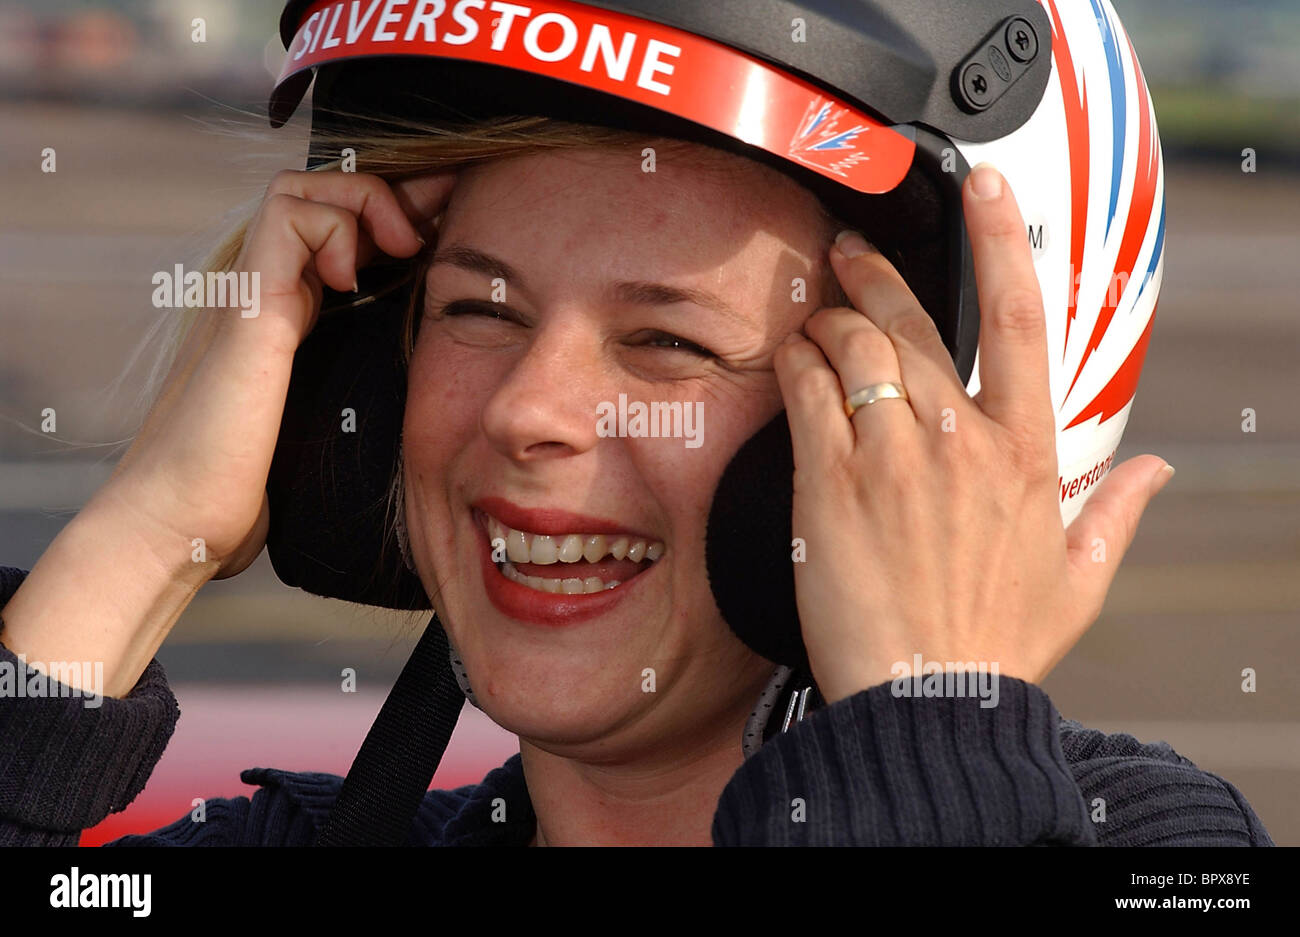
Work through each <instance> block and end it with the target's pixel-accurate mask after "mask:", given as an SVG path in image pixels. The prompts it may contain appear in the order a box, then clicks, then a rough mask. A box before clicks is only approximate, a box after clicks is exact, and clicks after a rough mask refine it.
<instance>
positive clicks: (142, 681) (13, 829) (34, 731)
mask: <svg viewBox="0 0 1300 937" xmlns="http://www.w3.org/2000/svg"><path fill="white" fill-rule="evenodd" d="M26 577H27V574H26V573H25V572H24V571H23V570H20V569H11V568H0V607H3V605H4V604H5V602H7V601H8V600H9V599H10V598H11V597H12V595H13V593H14V592H15V591H16V590H17V589H18V587H19V585H20V584H21V583H22V582H23V581H24V580H25V578H26ZM28 661H31V662H33V663H36V660H35V659H34V658H30V657H28V656H27V655H26V654H24V655H23V656H22V657H19V655H18V654H16V653H15V652H14V651H13V650H11V649H10V648H8V647H5V646H4V645H3V644H0V845H3V846H19V845H23V846H75V845H76V844H77V840H78V839H79V838H80V836H81V831H82V830H84V829H86V828H88V827H91V826H94V825H95V824H96V823H99V822H100V821H101V820H103V819H104V818H105V817H106V816H108V815H109V814H110V813H113V812H116V811H119V810H123V809H125V808H126V806H127V805H128V804H129V803H130V802H131V801H132V800H134V799H135V797H136V795H137V794H139V793H140V791H141V790H142V789H143V788H144V785H145V782H146V781H148V779H149V775H150V774H151V773H152V772H153V769H154V765H156V764H157V763H158V759H159V758H161V757H162V753H163V750H164V749H165V748H166V746H167V742H168V740H169V739H170V738H171V735H172V731H173V730H174V729H175V727H176V720H177V719H178V718H179V716H180V710H179V709H178V708H177V705H176V698H175V696H173V695H172V692H171V689H170V688H169V687H168V686H167V678H166V676H165V674H164V673H163V669H162V667H161V666H160V665H159V664H158V662H157V661H156V660H153V661H150V662H149V663H148V665H147V666H146V667H145V668H144V671H143V674H142V675H141V676H140V678H139V680H138V681H137V682H136V683H135V685H134V686H133V687H132V688H131V689H130V691H129V692H128V693H126V694H125V695H124V696H123V697H122V698H120V699H118V698H114V697H112V696H104V695H102V687H100V688H96V687H94V686H90V685H78V686H75V687H74V686H72V685H71V684H69V683H65V682H62V681H59V680H55V679H52V678H51V676H50V675H48V674H46V673H45V672H44V670H43V669H39V668H32V667H29V666H27V663H28ZM40 663H41V664H42V666H47V665H48V664H49V660H48V659H46V660H42V661H40ZM68 663H74V662H73V661H68ZM75 663H78V664H81V663H84V661H76V662H75ZM91 663H92V667H91V668H90V669H91V672H92V673H93V670H94V668H93V662H91ZM56 672H57V671H56ZM93 682H94V681H93V680H91V681H78V683H80V684H88V683H93ZM97 690H98V692H96V691H97ZM38 694H39V695H38Z"/></svg>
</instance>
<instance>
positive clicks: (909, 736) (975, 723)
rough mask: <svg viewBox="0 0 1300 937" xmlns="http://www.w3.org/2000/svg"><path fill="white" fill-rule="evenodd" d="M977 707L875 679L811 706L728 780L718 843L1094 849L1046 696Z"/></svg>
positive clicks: (1027, 689)
mask: <svg viewBox="0 0 1300 937" xmlns="http://www.w3.org/2000/svg"><path fill="white" fill-rule="evenodd" d="M981 702H983V701H982V700H981V699H979V698H977V697H972V696H966V697H928V698H927V697H920V698H917V697H904V696H897V695H895V693H894V685H893V684H891V683H883V684H880V685H879V686H874V687H871V688H870V689H867V690H863V691H861V692H859V693H855V694H853V695H852V696H849V697H846V698H844V699H841V700H839V701H837V702H835V703H832V704H831V705H829V706H827V707H826V708H825V709H821V710H816V711H814V712H812V713H811V714H810V715H809V716H808V717H807V718H805V719H804V721H803V722H800V723H798V724H797V725H795V726H793V727H792V728H791V729H790V731H789V732H786V733H784V734H781V735H778V736H775V737H774V738H772V739H771V740H769V741H768V742H767V743H766V744H765V745H764V746H763V747H762V748H761V749H759V751H758V752H757V753H755V754H754V755H753V756H751V757H750V758H749V759H748V760H747V761H746V762H745V763H744V764H743V765H742V766H741V767H740V769H739V770H738V771H737V772H736V774H735V775H734V776H733V777H732V779H731V781H730V782H729V783H728V785H727V787H726V788H725V789H724V790H723V793H722V797H721V799H720V801H719V804H718V812H717V815H716V816H715V818H714V823H713V837H714V843H715V845H720V846H757V845H771V846H778V845H784V846H794V845H804V846H832V845H837V846H1030V845H1068V846H1092V845H1096V844H1097V833H1096V831H1095V830H1094V829H1093V824H1092V823H1091V821H1090V820H1089V816H1088V811H1087V808H1086V805H1085V803H1084V800H1083V798H1082V796H1081V795H1080V793H1079V788H1078V785H1077V784H1076V783H1075V780H1074V778H1073V776H1072V775H1071V773H1070V766H1069V763H1068V762H1067V761H1066V759H1065V756H1064V754H1063V753H1062V751H1061V746H1060V742H1059V740H1058V737H1057V731H1056V722H1057V713H1056V709H1055V707H1054V706H1053V705H1052V702H1051V700H1050V699H1048V697H1047V694H1045V693H1043V692H1042V690H1040V689H1039V688H1038V687H1036V686H1034V685H1033V684H1029V683H1025V682H1023V681H1020V680H1015V679H1006V678H1003V679H1002V680H1000V681H999V686H998V697H997V705H995V706H991V707H987V708H985V707H982V706H981V705H980V704H981Z"/></svg>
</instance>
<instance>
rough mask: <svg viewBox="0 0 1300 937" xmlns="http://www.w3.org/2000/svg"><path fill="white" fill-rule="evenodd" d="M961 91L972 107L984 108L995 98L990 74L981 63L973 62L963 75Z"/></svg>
mask: <svg viewBox="0 0 1300 937" xmlns="http://www.w3.org/2000/svg"><path fill="white" fill-rule="evenodd" d="M961 90H962V93H963V94H965V96H966V101H967V103H969V104H970V105H971V106H972V107H978V108H982V107H984V106H986V105H987V104H988V103H989V101H990V100H991V99H992V97H993V87H992V84H991V83H990V82H989V73H988V69H986V68H985V67H984V66H983V65H981V64H980V63H979V62H971V63H970V64H969V65H967V66H966V70H965V71H964V72H962V73H961Z"/></svg>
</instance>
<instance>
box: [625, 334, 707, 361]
mask: <svg viewBox="0 0 1300 937" xmlns="http://www.w3.org/2000/svg"><path fill="white" fill-rule="evenodd" d="M637 344H640V345H644V346H649V347H651V348H671V349H674V350H677V351H684V352H687V353H688V354H692V355H696V356H698V357H700V358H715V357H717V356H716V355H715V354H714V353H713V352H711V351H709V349H707V348H705V347H704V346H703V345H697V344H695V342H690V341H687V340H686V339H684V338H679V337H678V336H676V335H672V334H669V333H668V332H650V333H648V334H647V335H646V338H645V340H644V341H641V342H639V343H637Z"/></svg>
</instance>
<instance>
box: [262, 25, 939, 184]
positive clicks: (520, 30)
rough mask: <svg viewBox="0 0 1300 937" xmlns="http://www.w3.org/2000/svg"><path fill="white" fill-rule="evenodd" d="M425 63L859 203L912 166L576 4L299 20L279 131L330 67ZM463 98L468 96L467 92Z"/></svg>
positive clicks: (853, 131) (861, 118) (823, 115)
mask: <svg viewBox="0 0 1300 937" xmlns="http://www.w3.org/2000/svg"><path fill="white" fill-rule="evenodd" d="M385 55H392V56H397V55H400V56H428V57H432V58H442V59H460V60H464V61H472V62H481V63H485V64H489V65H499V66H503V67H506V68H512V69H516V70H520V71H525V72H531V73H533V74H536V75H543V76H546V77H548V78H556V79H559V80H562V81H568V82H571V83H573V84H577V85H582V86H584V87H587V88H591V89H593V90H596V91H601V92H604V93H606V94H611V95H614V96H617V97H620V98H624V99H626V100H630V101H635V102H637V103H640V104H645V105H648V106H650V107H655V108H658V109H660V110H663V111H667V112H668V113H671V114H674V115H676V116H678V117H682V118H685V119H686V120H691V121H694V122H695V123H698V124H702V125H704V126H706V127H710V128H712V129H714V130H717V131H719V132H721V133H724V134H726V135H728V136H730V137H733V138H735V139H737V140H741V141H743V142H745V143H748V144H750V145H752V146H756V147H760V148H762V149H764V150H767V151H768V152H770V153H773V154H775V155H777V156H780V157H782V158H783V159H787V160H790V161H792V162H797V163H799V164H801V165H803V166H807V167H808V168H810V169H812V170H813V171H815V172H817V173H820V174H821V175H823V176H827V177H828V178H831V179H834V180H835V181H837V182H840V183H842V184H844V185H846V186H848V187H849V188H852V189H854V190H856V191H859V192H867V193H881V192H888V191H890V190H891V189H893V188H894V187H895V186H897V185H898V183H899V182H900V181H902V179H903V177H904V176H905V175H906V174H907V171H908V169H909V168H910V167H911V165H912V158H913V156H914V154H915V151H916V145H915V143H914V141H913V139H912V137H911V135H910V133H909V132H908V131H907V130H906V128H903V129H901V130H900V129H896V128H891V127H889V126H887V125H885V124H882V123H881V122H880V121H878V120H875V119H874V118H872V117H869V116H868V115H867V114H866V113H864V112H862V111H861V110H859V109H858V108H856V107H854V106H852V105H850V104H848V103H847V102H844V101H840V100H837V99H836V98H834V97H833V96H831V95H830V94H828V93H827V92H826V91H825V90H823V89H820V88H817V87H816V86H814V85H812V84H810V83H808V82H807V81H804V80H803V79H801V78H796V77H795V76H793V75H790V74H788V73H786V72H783V71H781V70H780V69H777V68H775V67H773V66H771V65H769V64H767V63H766V62H763V61H761V60H759V59H757V58H754V57H753V56H750V55H747V54H745V53H743V52H740V51H738V50H735V49H732V48H730V47H729V46H726V45H723V44H722V43H719V42H714V41H713V40H711V39H705V38H703V37H701V36H697V35H694V34H693V33H689V32H685V31H684V30H679V29H674V28H673V27H670V26H665V25H662V24H660V23H654V22H651V21H649V20H643V19H638V18H636V17H633V16H628V15H625V14H622V13H615V12H612V11H609V10H604V9H600V8H597V7H592V6H586V5H584V4H581V3H575V2H569V0H544V2H534V3H528V4H524V3H508V2H504V0H319V2H317V3H313V4H312V5H311V6H309V7H307V9H306V10H304V11H303V13H302V15H301V17H300V19H299V22H298V27H297V31H296V33H295V34H294V37H293V40H292V41H291V42H290V43H289V48H288V55H287V57H286V60H285V64H284V68H283V70H282V71H281V73H280V77H279V78H278V79H277V81H276V90H275V92H274V94H273V96H272V106H271V114H272V122H273V123H274V124H276V125H277V126H278V125H279V123H283V120H284V119H287V114H288V112H291V111H292V106H293V104H296V101H290V102H289V103H288V107H287V108H286V106H285V105H286V99H287V98H290V97H292V96H294V95H297V96H299V97H300V96H301V94H302V93H303V92H305V90H306V88H305V84H304V83H303V79H302V78H297V77H296V76H301V75H303V73H305V72H307V71H308V70H309V69H312V68H315V67H317V66H321V65H327V64H330V63H332V62H341V61H347V60H349V59H354V58H361V57H374V56H385ZM463 93H472V91H466V92H463Z"/></svg>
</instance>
